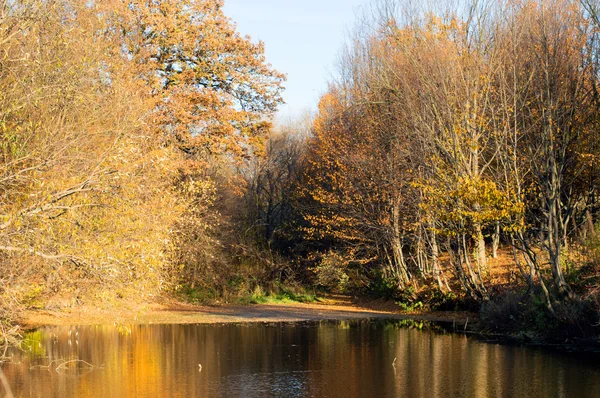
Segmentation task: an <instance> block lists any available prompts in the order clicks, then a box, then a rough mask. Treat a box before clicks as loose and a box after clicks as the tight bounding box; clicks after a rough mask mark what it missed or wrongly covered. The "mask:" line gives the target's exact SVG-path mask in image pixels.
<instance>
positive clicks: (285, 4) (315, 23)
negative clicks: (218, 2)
mask: <svg viewBox="0 0 600 398" xmlns="http://www.w3.org/2000/svg"><path fill="white" fill-rule="evenodd" d="M361 4H364V0H225V7H224V11H225V14H226V15H227V16H229V17H230V18H232V19H233V21H234V22H236V24H237V30H238V31H239V32H240V33H242V34H244V35H250V36H251V37H252V40H253V41H254V42H256V41H258V40H262V41H263V42H264V43H265V52H266V56H267V61H268V62H270V63H271V64H273V66H274V67H275V69H277V70H278V71H280V72H283V73H286V74H287V76H288V81H287V82H286V87H287V89H286V92H285V93H284V99H285V101H286V103H287V104H286V105H284V106H282V107H281V109H280V112H279V117H280V118H287V117H290V116H294V115H300V114H301V113H303V112H304V111H305V110H306V109H313V110H314V109H316V106H317V103H318V99H319V96H320V95H321V94H322V93H323V92H324V91H325V89H326V88H327V81H328V80H330V77H331V76H332V74H333V72H335V67H334V64H335V59H336V57H337V55H338V54H339V51H340V49H341V47H342V44H343V42H344V40H345V38H346V36H347V32H348V31H351V30H352V27H353V26H354V23H355V19H356V15H357V12H358V13H360V9H361V8H360V6H361Z"/></svg>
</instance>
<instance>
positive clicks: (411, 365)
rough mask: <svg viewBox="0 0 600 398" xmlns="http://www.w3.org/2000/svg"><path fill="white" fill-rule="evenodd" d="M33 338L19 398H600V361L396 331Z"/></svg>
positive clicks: (154, 329) (363, 325) (353, 327)
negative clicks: (377, 397)
mask: <svg viewBox="0 0 600 398" xmlns="http://www.w3.org/2000/svg"><path fill="white" fill-rule="evenodd" d="M27 337H28V342H29V350H28V351H26V352H23V353H16V354H15V361H14V362H13V363H12V364H5V365H4V366H3V369H4V371H5V373H6V375H7V376H8V379H9V380H10V384H11V385H12V388H13V392H15V396H17V397H19V396H21V397H159V396H160V397H197V396H203V397H235V396H241V397H267V396H276V397H286V398H288V397H344V398H348V397H372V396H382V397H383V396H401V397H436V396H437V397H487V396H489V397H584V396H589V397H598V396H600V363H598V360H597V359H593V358H591V359H590V358H588V359H582V358H577V357H574V356H566V355H561V354H557V353H550V352H546V351H542V350H533V349H529V348H521V347H512V346H502V345H496V344H487V343H482V342H478V341H475V340H472V339H467V338H465V337H464V336H459V335H453V334H440V333H435V332H424V331H418V330H415V329H407V328H402V327H400V324H399V322H398V321H389V322H386V321H351V322H348V321H339V322H319V323H310V324H295V325H294V324H251V325H168V326H158V325H156V326H152V325H150V326H132V327H130V328H126V327H109V326H96V327H77V328H75V327H73V328H64V327H60V328H44V329H41V330H38V331H36V332H34V333H31V334H29V335H28V336H27ZM74 359H78V360H80V361H73V360H74ZM66 361H71V362H66ZM83 361H85V362H83ZM199 364H201V365H202V370H201V371H199V369H200V368H199V366H198V365H199ZM0 395H1V394H0Z"/></svg>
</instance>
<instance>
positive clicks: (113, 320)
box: [19, 300, 474, 330]
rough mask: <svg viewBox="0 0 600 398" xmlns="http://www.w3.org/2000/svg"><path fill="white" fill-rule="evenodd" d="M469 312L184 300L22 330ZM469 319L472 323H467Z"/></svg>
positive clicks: (31, 318)
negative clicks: (218, 303) (238, 303)
mask: <svg viewBox="0 0 600 398" xmlns="http://www.w3.org/2000/svg"><path fill="white" fill-rule="evenodd" d="M473 316H474V315H473V314H470V313H466V312H440V313H407V312H402V310H401V309H400V308H398V309H397V310H394V309H393V308H391V306H390V305H389V304H388V303H381V302H370V303H360V304H357V303H349V302H347V301H345V302H339V301H335V300H325V302H322V303H296V302H294V303H270V304H250V305H229V304H223V305H210V306H209V305H203V306H200V305H193V304H187V303H182V302H167V303H152V304H148V305H142V306H137V307H133V308H132V307H129V308H120V309H113V308H104V309H103V308H98V307H93V306H85V305H84V306H78V307H73V308H64V309H60V310H45V309H33V310H27V311H25V312H24V313H23V314H22V317H21V320H20V322H19V325H20V326H21V327H23V328H24V329H26V330H31V329H37V328H40V327H45V326H90V325H113V324H117V325H150V324H159V325H160V324H163V325H164V324H222V323H261V322H263V323H264V322H268V323H272V322H305V321H326V320H358V319H397V320H413V321H427V322H440V323H455V324H457V325H459V324H460V325H463V324H465V323H466V322H467V319H470V320H472V319H473ZM469 322H471V321H469Z"/></svg>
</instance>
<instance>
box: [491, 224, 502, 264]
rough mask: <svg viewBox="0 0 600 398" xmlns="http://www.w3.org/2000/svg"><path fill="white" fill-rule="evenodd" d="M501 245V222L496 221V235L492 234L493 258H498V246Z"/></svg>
mask: <svg viewBox="0 0 600 398" xmlns="http://www.w3.org/2000/svg"><path fill="white" fill-rule="evenodd" d="M499 246H500V223H499V222H498V221H496V226H495V227H494V235H493V236H492V258H498V247H499Z"/></svg>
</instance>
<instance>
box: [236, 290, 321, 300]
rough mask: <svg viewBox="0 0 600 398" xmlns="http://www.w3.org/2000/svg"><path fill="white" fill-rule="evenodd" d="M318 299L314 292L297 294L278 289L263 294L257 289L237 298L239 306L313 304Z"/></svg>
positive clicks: (262, 291) (292, 291)
mask: <svg viewBox="0 0 600 398" xmlns="http://www.w3.org/2000/svg"><path fill="white" fill-rule="evenodd" d="M318 301H320V299H319V298H318V297H317V295H316V294H315V293H314V292H306V291H301V292H297V291H294V290H292V289H286V288H279V289H278V290H277V291H276V292H273V291H269V292H265V291H264V290H263V289H262V288H260V287H257V288H255V289H254V291H253V292H252V293H251V294H247V295H243V296H241V297H239V298H238V300H237V302H238V303H239V304H288V303H314V302H318Z"/></svg>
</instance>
